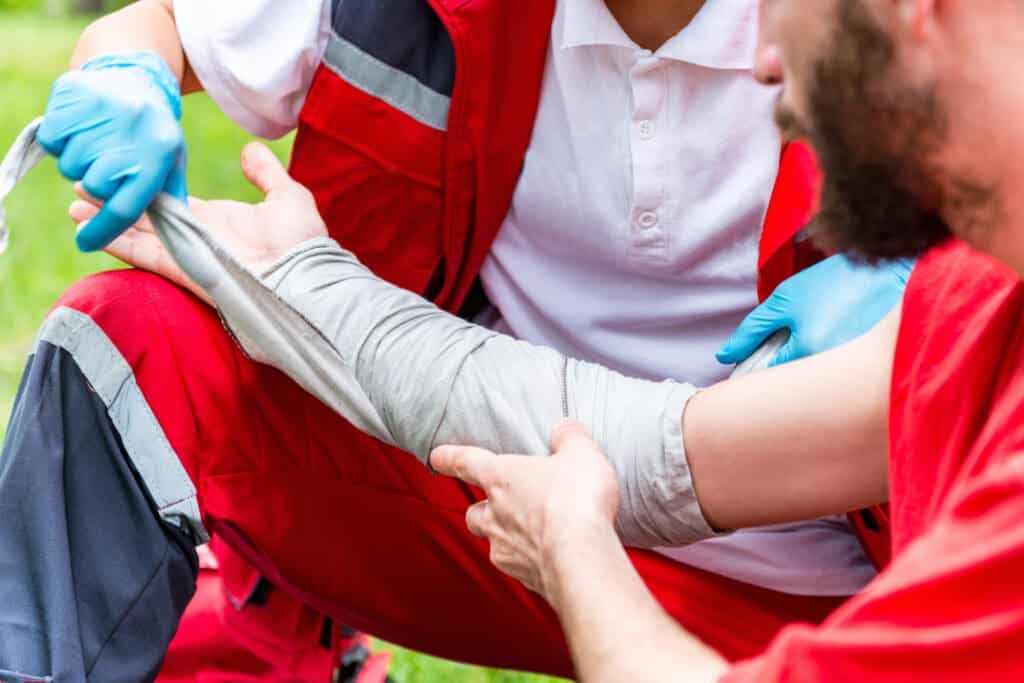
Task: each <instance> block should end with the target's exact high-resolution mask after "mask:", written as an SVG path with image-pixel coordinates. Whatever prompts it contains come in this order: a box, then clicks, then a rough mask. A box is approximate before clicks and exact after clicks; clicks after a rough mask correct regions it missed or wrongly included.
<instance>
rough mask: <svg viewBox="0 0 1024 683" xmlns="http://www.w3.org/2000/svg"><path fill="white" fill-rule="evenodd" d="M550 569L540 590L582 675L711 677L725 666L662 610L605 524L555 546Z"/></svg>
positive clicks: (614, 681)
mask: <svg viewBox="0 0 1024 683" xmlns="http://www.w3.org/2000/svg"><path fill="white" fill-rule="evenodd" d="M550 576H551V577H552V578H551V580H550V582H549V584H548V587H547V588H546V590H545V595H546V597H547V598H548V600H549V601H550V602H551V605H552V607H554V609H555V611H556V612H557V613H558V616H559V618H560V619H561V622H562V627H563V629H564V631H565V634H566V637H567V638H568V640H569V648H570V650H571V651H572V655H573V663H574V664H575V666H576V672H577V674H578V675H579V679H580V680H581V681H584V682H585V683H619V682H620V681H635V682H636V683H645V682H647V681H650V682H652V683H653V682H654V681H678V682H679V683H710V682H711V681H716V680H718V678H719V677H720V676H721V675H722V674H723V673H725V671H726V670H727V669H728V664H727V663H726V661H725V659H723V658H722V657H721V656H720V655H719V654H718V653H717V652H715V651H714V650H712V649H711V648H709V647H708V646H707V645H705V644H704V643H702V642H701V641H700V640H698V639H697V638H696V637H694V636H693V635H691V634H689V633H688V632H686V631H684V630H683V629H681V628H679V624H677V623H676V622H675V621H674V620H673V619H672V618H671V617H669V616H668V615H667V614H666V613H665V611H664V610H663V609H662V608H661V606H660V605H659V604H658V603H657V601H656V600H655V599H654V597H653V596H652V595H651V593H650V591H648V590H647V587H646V586H645V585H644V583H643V581H641V580H640V575H639V574H637V572H636V570H635V569H634V568H633V565H632V563H631V562H630V561H629V558H628V557H627V556H626V551H625V550H624V549H623V547H622V544H621V543H620V542H619V540H618V539H617V538H616V537H615V534H614V532H613V530H612V528H611V526H610V525H608V524H607V523H605V524H604V525H594V526H592V527H590V528H587V529H584V530H579V531H578V532H577V533H576V534H574V535H573V536H572V537H571V538H566V539H565V542H564V543H561V544H559V545H557V546H555V547H554V549H553V551H552V554H551V560H550ZM624 615H628V618H623V616H624ZM624 643H628V645H627V646H625V647H624V646H623V644H624Z"/></svg>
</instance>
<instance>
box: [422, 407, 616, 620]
mask: <svg viewBox="0 0 1024 683" xmlns="http://www.w3.org/2000/svg"><path fill="white" fill-rule="evenodd" d="M552 446H553V454H552V456H551V457H550V458H545V457H537V456H533V457H527V456H521V455H501V456H498V455H495V454H494V453H491V452H490V451H485V450H483V449H480V448H471V447H468V446H442V447H440V448H437V449H435V450H434V452H433V453H431V454H430V465H431V467H432V468H433V469H434V470H435V471H437V472H439V473H441V474H447V475H449V476H453V477H457V478H459V479H461V480H462V481H464V482H466V483H467V484H472V485H473V486H478V487H480V488H482V489H483V490H484V492H485V493H486V495H487V499H486V500H484V501H482V502H479V503H477V504H475V505H473V506H472V507H470V508H469V510H467V511H466V525H467V526H468V527H469V530H470V532H472V533H473V534H475V535H477V536H485V537H487V538H488V539H489V540H490V542H491V561H492V562H493V563H494V564H495V565H496V566H497V567H498V568H499V569H501V570H502V571H504V572H506V573H508V574H510V575H511V576H513V577H514V578H516V579H518V580H519V581H521V582H522V583H523V584H525V585H526V587H527V588H529V589H530V590H533V591H536V592H537V593H540V594H541V595H543V596H544V597H545V598H548V599H549V600H550V597H551V596H550V589H551V587H552V586H553V578H552V576H551V572H552V571H553V565H554V564H555V562H554V553H556V552H558V551H559V550H560V549H561V550H564V549H565V548H566V547H567V545H568V544H570V543H571V542H572V541H573V539H580V538H586V537H587V536H588V534H589V532H590V531H591V530H605V529H607V531H608V532H609V533H611V534H612V535H613V536H614V531H613V528H612V526H613V523H614V519H615V515H616V513H617V512H618V508H619V488H618V483H617V481H616V479H615V472H614V471H613V470H612V468H611V465H609V464H608V461H607V460H606V459H605V457H604V455H603V454H602V453H601V451H600V450H599V449H598V447H597V445H596V444H595V443H594V442H593V441H592V440H591V439H590V437H589V436H587V434H586V432H584V430H583V427H582V426H580V425H579V424H578V423H575V422H565V423H563V424H561V425H559V426H558V427H557V428H556V429H555V432H554V435H553V436H552Z"/></svg>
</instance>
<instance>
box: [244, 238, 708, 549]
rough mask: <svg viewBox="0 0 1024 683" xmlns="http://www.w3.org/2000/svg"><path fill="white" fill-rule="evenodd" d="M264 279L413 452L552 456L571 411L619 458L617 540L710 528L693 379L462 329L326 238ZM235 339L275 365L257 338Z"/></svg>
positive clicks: (701, 532)
mask: <svg viewBox="0 0 1024 683" xmlns="http://www.w3.org/2000/svg"><path fill="white" fill-rule="evenodd" d="M263 282H264V284H265V285H266V286H267V287H268V288H270V289H271V290H272V291H273V292H274V293H275V294H276V296H277V297H279V298H280V300H281V301H282V302H285V303H287V304H288V305H289V306H291V307H292V308H293V309H294V310H295V311H296V312H298V313H299V314H300V315H301V316H302V317H303V318H304V319H305V320H306V321H308V322H309V323H310V325H312V327H314V328H315V329H316V330H317V331H318V332H319V333H320V334H322V336H323V338H324V340H326V341H327V342H329V343H330V345H331V346H332V347H333V348H334V349H335V350H336V352H337V353H338V355H339V356H340V357H341V358H343V359H345V362H346V363H347V364H348V365H349V367H350V368H351V371H352V374H353V376H354V378H355V380H356V382H357V383H358V385H359V386H360V387H361V388H362V389H363V391H364V392H365V394H366V396H367V397H368V399H369V401H370V403H371V404H372V405H373V406H374V408H375V409H376V411H377V413H378V414H379V415H380V416H381V419H382V421H383V423H384V426H385V427H386V429H387V433H388V435H389V436H390V440H391V441H392V442H393V443H395V444H396V445H398V446H400V447H401V448H403V449H405V450H408V451H410V452H411V453H413V454H415V455H416V456H417V457H418V458H420V459H421V460H423V461H426V459H427V456H428V455H429V453H430V451H431V450H432V449H433V448H434V447H436V446H438V445H442V444H465V445H475V446H480V447H482V448H486V449H488V450H492V451H495V452H498V453H524V454H542V453H548V452H549V449H550V446H549V443H550V437H551V433H552V431H553V429H554V427H555V425H556V424H557V423H558V422H559V420H561V419H562V418H564V417H571V418H573V419H576V420H578V421H580V422H581V423H582V424H583V425H584V426H585V427H586V428H587V430H588V431H589V432H590V433H591V434H592V436H593V437H594V439H595V440H596V441H597V442H598V444H599V445H600V446H601V448H602V450H603V452H604V453H606V454H607V457H608V459H609V461H610V462H611V463H612V465H613V467H614V468H615V471H616V474H617V475H618V478H619V482H620V488H621V492H622V514H621V515H620V516H619V519H618V528H619V532H620V534H621V535H622V537H623V539H624V540H626V541H627V542H628V543H630V544H633V545H644V546H654V545H665V544H682V543H688V542H692V541H694V540H698V539H701V538H705V537H707V536H709V535H712V531H711V529H710V528H708V525H707V523H706V522H705V521H704V518H703V515H702V514H701V511H700V508H699V505H698V503H697V500H696V496H695V494H694V490H693V485H692V482H691V479H690V472H689V467H688V466H687V462H686V457H685V452H684V449H683V441H682V434H681V419H680V418H681V416H682V412H683V409H684V407H685V404H686V401H687V400H688V399H689V397H690V396H691V395H692V394H693V393H694V391H695V389H694V388H693V387H692V386H689V385H682V384H677V383H672V382H664V383H656V382H647V381H642V380H636V379H629V378H626V377H623V376H622V375H620V374H618V373H615V372H612V371H610V370H608V369H607V368H603V367H601V366H598V365H594V364H591V363H583V362H579V361H576V360H572V359H567V358H565V357H564V356H563V355H561V354H560V353H558V352H556V351H553V350H551V349H547V348H542V347H537V346H533V345H531V344H527V343H525V342H521V341H518V340H515V339H512V338H510V337H506V336H503V335H499V334H496V333H494V332H492V331H490V330H487V329H484V328H482V327H479V326H476V325H472V324H470V323H468V322H466V321H464V320H462V319H460V318H457V317H455V316H453V315H450V314H448V313H446V312H444V311H441V310H439V309H438V308H437V307H436V306H434V305H433V304H431V303H429V302H427V301H426V300H424V299H422V298H421V297H419V296H416V295H414V294H412V293H410V292H408V291H406V290H403V289H401V288H398V287H395V286H393V285H391V284H389V283H387V282H384V281H383V280H381V279H379V278H378V277H376V276H375V275H373V273H371V272H370V271H369V270H367V269H366V268H365V267H364V266H363V265H362V264H360V263H359V261H358V260H357V259H356V258H355V256H353V255H352V254H351V253H349V252H347V251H345V250H343V249H341V248H340V247H339V246H338V245H337V244H336V243H335V242H333V241H332V240H329V239H320V240H314V241H311V242H307V243H305V244H304V245H302V246H301V247H300V248H298V249H296V250H294V251H293V252H291V253H290V254H289V255H287V256H286V257H285V258H284V259H282V260H281V261H280V262H279V263H278V264H277V265H276V266H275V267H274V268H273V269H271V270H270V271H269V272H267V273H264V274H263ZM226 317H227V319H228V323H229V325H232V327H234V325H233V323H232V321H231V319H230V317H229V316H226ZM239 337H240V338H241V339H242V340H243V345H244V346H245V348H246V349H247V350H248V351H249V352H250V353H252V354H253V355H254V356H257V357H259V358H261V359H263V360H268V361H271V362H273V361H274V359H273V358H268V357H267V352H266V349H264V348H262V347H261V345H260V344H259V343H258V342H257V341H255V340H257V339H259V337H258V336H256V335H249V334H241V335H239Z"/></svg>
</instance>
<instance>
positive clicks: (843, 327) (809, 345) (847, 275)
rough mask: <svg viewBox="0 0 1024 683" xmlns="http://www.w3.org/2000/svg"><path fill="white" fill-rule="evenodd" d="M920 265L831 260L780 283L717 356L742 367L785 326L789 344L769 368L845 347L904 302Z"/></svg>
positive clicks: (844, 259)
mask: <svg viewBox="0 0 1024 683" xmlns="http://www.w3.org/2000/svg"><path fill="white" fill-rule="evenodd" d="M914 263H915V261H913V260H911V259H898V260H895V261H884V262H882V263H880V264H879V265H877V266H869V265H866V264H863V263H856V262H854V261H852V260H850V259H849V258H848V257H846V256H844V255H842V254H840V255H838V256H832V257H830V258H827V259H825V260H824V261H822V262H821V263H818V264H815V265H814V266H812V267H810V268H808V269H806V270H803V271H801V272H799V273H797V274H796V275H794V276H793V277H791V278H789V279H788V280H786V281H785V282H783V283H782V284H781V285H779V286H778V287H777V288H776V289H775V292H773V293H772V295H771V296H770V297H768V299H767V300H766V301H765V302H764V303H763V304H761V305H760V306H758V307H757V308H755V309H754V310H753V312H752V313H751V314H750V315H748V316H747V318H746V319H745V320H744V321H743V322H742V323H740V326H739V327H738V328H737V329H736V332H734V333H733V335H732V338H730V339H729V341H728V342H726V343H725V346H723V347H722V349H721V350H720V351H719V352H718V355H717V356H716V357H717V358H718V361H719V362H720V363H722V364H725V365H733V364H737V363H741V362H743V361H744V360H746V358H747V357H748V356H749V355H750V354H752V353H753V352H754V351H755V350H756V349H757V348H758V347H759V346H760V345H761V344H762V343H763V342H764V341H765V340H766V339H767V338H768V337H770V336H771V335H772V334H774V333H775V332H776V331H778V330H781V329H783V328H788V329H789V331H790V336H789V341H787V342H786V343H785V345H783V347H782V348H781V349H779V352H778V353H777V354H776V355H775V358H773V359H772V361H771V363H769V366H774V365H781V364H783V363H788V362H789V361H793V360H797V359H798V358H804V357H806V356H811V355H814V354H816V353H820V352H822V351H827V350H828V349H831V348H835V347H836V346H839V345H841V344H845V343H846V342H848V341H851V340H853V339H855V338H857V337H859V336H861V335H862V334H864V333H865V332H867V331H868V330H870V329H871V328H872V327H874V326H875V325H876V324H877V323H878V322H879V321H880V320H881V319H882V318H884V317H885V316H886V314H887V313H889V311H891V310H892V309H893V307H894V306H895V305H896V304H897V303H899V301H900V299H901V298H902V297H903V290H904V289H905V288H906V285H907V280H908V279H910V273H911V272H912V271H913V270H914Z"/></svg>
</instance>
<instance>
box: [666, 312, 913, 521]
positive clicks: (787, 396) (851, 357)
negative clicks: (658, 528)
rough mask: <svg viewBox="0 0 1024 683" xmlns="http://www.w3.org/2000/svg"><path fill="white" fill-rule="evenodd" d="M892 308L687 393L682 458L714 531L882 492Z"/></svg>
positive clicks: (788, 517)
mask: <svg viewBox="0 0 1024 683" xmlns="http://www.w3.org/2000/svg"><path fill="white" fill-rule="evenodd" d="M899 321H900V309H899V308H897V309H895V310H894V311H893V312H892V313H890V314H889V315H888V316H887V317H886V318H885V319H884V320H883V321H882V322H881V323H879V324H878V325H877V326H876V327H875V328H874V329H873V330H871V331H870V332H868V333H867V334H866V335H864V336H863V337H860V338H859V339H856V340H854V341H853V342H850V343H849V344H846V345H844V346H841V347H839V348H837V349H834V350H832V351H829V352H827V353H822V354H820V355H817V356H814V357H811V358H808V359H806V360H802V361H799V362H796V363H792V364H789V365H785V366H782V367H778V368H773V369H771V370H767V371H765V372H762V373H757V374H753V375H749V376H746V377H742V378H739V379H736V380H731V381H728V382H723V383H721V384H719V385H717V386H714V387H712V388H710V389H707V390H706V391H703V392H701V393H699V394H697V395H696V396H695V397H693V398H692V399H691V400H690V403H689V405H688V406H687V408H686V413H685V415H684V419H683V429H684V433H685V439H686V448H687V457H688V458H689V461H690V468H691V470H692V472H693V479H694V485H695V488H696V489H697V497H698V499H699V500H700V503H701V507H702V509H703V510H704V514H705V516H706V517H707V519H708V521H709V522H711V523H712V524H713V525H714V526H716V527H717V528H720V529H738V528H742V527H748V526H758V525H762V524H772V523H779V522H787V521H794V520H799V519H810V518H814V517H820V516H824V515H828V514H837V513H843V512H848V511H850V510H856V509H859V508H862V507H866V506H869V505H875V504H878V503H881V502H883V501H885V500H886V499H887V497H888V428H887V416H888V407H889V384H890V378H891V375H892V358H893V352H894V350H895V344H896V335H897V332H898V330H899Z"/></svg>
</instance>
